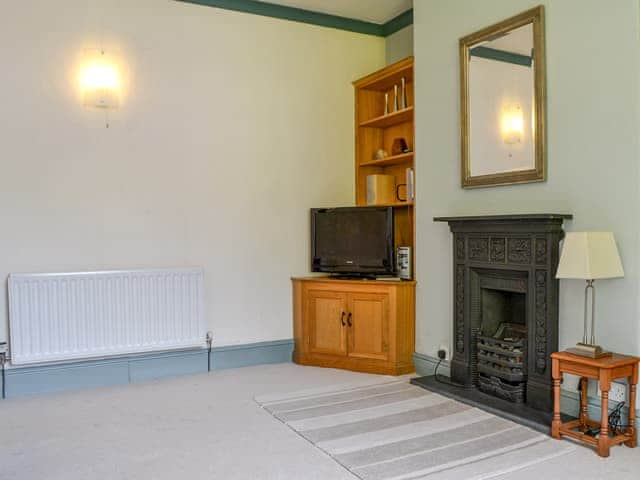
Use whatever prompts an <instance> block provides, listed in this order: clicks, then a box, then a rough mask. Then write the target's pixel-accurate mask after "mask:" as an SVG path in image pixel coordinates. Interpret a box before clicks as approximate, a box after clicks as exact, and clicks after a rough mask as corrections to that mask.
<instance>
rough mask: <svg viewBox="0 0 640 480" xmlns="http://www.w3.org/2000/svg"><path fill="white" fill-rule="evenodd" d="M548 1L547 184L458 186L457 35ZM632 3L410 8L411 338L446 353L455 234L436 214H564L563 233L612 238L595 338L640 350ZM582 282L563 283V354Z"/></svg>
mask: <svg viewBox="0 0 640 480" xmlns="http://www.w3.org/2000/svg"><path fill="white" fill-rule="evenodd" d="M540 3H542V4H544V5H545V8H546V23H547V36H546V38H547V89H548V102H547V105H548V122H547V131H548V165H549V169H548V174H549V179H548V181H547V182H546V183H540V184H529V185H521V186H509V187H494V188H485V189H476V190H463V189H461V188H460V178H459V177H460V166H459V163H460V161H459V158H460V148H459V113H458V111H459V91H458V89H459V80H458V39H459V38H460V37H462V36H463V35H466V34H468V33H471V32H474V31H476V30H478V29H480V28H482V27H485V26H488V25H490V24H492V23H495V22H497V21H500V20H503V19H505V18H507V17H509V16H512V15H514V14H517V13H519V12H521V11H523V10H526V9H528V8H531V7H534V6H536V5H538V4H540ZM638 18H639V5H638V0H616V1H615V2H603V1H601V0H562V1H558V0H553V1H551V0H546V1H541V0H483V1H482V2H478V1H475V0H432V1H429V2H415V6H414V30H415V33H414V35H415V57H416V79H417V84H416V143H417V147H416V149H417V150H416V151H417V159H416V162H417V165H416V174H417V185H418V187H419V190H418V202H419V208H418V209H417V210H416V211H417V256H416V260H417V275H418V280H419V283H418V292H417V299H418V300H417V339H416V350H417V352H419V353H423V354H428V355H435V353H436V350H437V349H438V347H439V346H440V345H444V346H447V347H448V348H449V349H450V348H451V344H452V340H451V337H452V335H451V333H452V283H453V281H452V272H451V262H452V259H451V234H450V233H449V229H448V227H447V225H446V224H442V223H434V222H433V221H432V219H433V217H434V216H438V215H462V214H468V215H484V214H492V213H493V214H496V213H539V212H568V213H573V214H574V216H575V218H574V220H573V221H571V222H568V223H567V224H566V230H570V231H580V230H610V231H613V232H614V233H615V236H616V239H617V241H618V246H619V249H620V253H621V256H622V261H623V265H624V268H625V272H626V275H625V278H624V279H617V280H602V281H598V282H596V290H597V295H598V297H597V301H596V309H597V326H598V330H599V331H598V332H597V335H598V340H599V341H600V342H601V343H602V344H603V345H605V346H606V347H608V348H610V349H613V350H617V351H621V352H627V353H635V354H639V353H640V328H639V326H638V323H639V320H638V319H639V315H638V314H639V311H638V310H639V301H638V296H639V295H638V294H639V287H640V284H639V281H638V262H639V261H640V256H639V254H638V250H639V247H640V243H639V236H640V222H638V218H639V214H640V204H639V197H638V189H639V185H640V177H639V173H640V172H639V168H638V159H639V156H640V146H639V143H638V133H639V130H640V118H639V111H640V109H639V95H638V88H639V72H640V70H639V65H640V64H639V62H640V42H639V37H640V35H639V22H638ZM583 288H584V283H583V282H581V281H577V280H576V281H571V280H563V281H561V284H560V289H561V295H560V347H561V348H563V347H567V346H570V345H572V344H574V343H575V342H576V341H577V340H579V339H580V338H581V333H582V305H583V304H582V302H583Z"/></svg>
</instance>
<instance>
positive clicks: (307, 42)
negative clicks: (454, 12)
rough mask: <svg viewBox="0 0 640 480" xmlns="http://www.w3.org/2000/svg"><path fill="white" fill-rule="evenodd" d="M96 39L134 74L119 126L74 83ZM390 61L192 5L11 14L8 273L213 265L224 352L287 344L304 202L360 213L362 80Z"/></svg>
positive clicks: (334, 34) (7, 18)
mask: <svg viewBox="0 0 640 480" xmlns="http://www.w3.org/2000/svg"><path fill="white" fill-rule="evenodd" d="M100 37H103V39H104V40H103V45H104V47H105V49H106V51H107V52H110V51H111V52H114V51H116V52H119V54H120V55H121V56H122V57H123V58H124V59H125V64H126V65H127V72H126V77H127V88H126V92H125V98H124V99H123V104H122V108H120V109H119V110H118V111H116V112H115V113H114V114H113V115H112V116H111V121H110V128H109V129H106V128H105V125H104V122H103V120H104V119H103V117H102V115H101V113H100V112H95V111H89V110H86V109H84V108H83V107H82V106H81V104H80V102H79V99H78V94H77V91H76V88H75V87H76V79H75V75H76V68H77V61H78V56H79V55H80V54H81V53H82V50H83V49H84V48H96V47H98V46H99V41H100ZM384 61H385V44H384V39H381V38H377V37H373V36H366V35H359V34H354V33H349V32H344V31H338V30H334V29H328V28H322V27H315V26H310V25H305V24H300V23H293V22H287V21H281V20H276V19H271V18H266V17H259V16H253V15H247V14H241V13H235V12H229V11H225V10H218V9H213V8H207V7H201V6H196V5H190V4H185V3H180V2H173V1H157V0H136V1H134V2H123V1H117V0H92V1H87V0H65V1H64V2H51V1H49V0H28V1H24V2H9V3H7V4H6V5H3V13H2V17H1V19H0V64H1V65H2V83H1V85H2V88H0V105H2V115H0V132H1V133H0V138H1V139H2V140H1V141H0V159H1V162H2V171H1V173H0V216H1V218H2V234H1V235H0V256H1V258H2V261H1V262H0V277H1V278H2V279H3V280H6V278H7V275H8V274H9V273H10V272H53V271H77V270H85V269H89V270H91V269H110V268H137V267H142V268H144V267H162V266H182V265H201V266H203V267H204V268H205V275H206V280H205V282H206V312H207V317H208V320H209V325H210V327H211V329H212V330H213V332H214V343H215V344H217V345H228V344H238V343H249V342H255V341H266V340H275V339H282V338H291V337H292V326H291V300H290V299H291V296H290V284H289V277H290V276H291V275H292V274H304V273H306V272H308V230H309V227H308V208H309V207H312V206H323V205H327V206H332V205H340V204H351V203H352V202H353V189H354V178H353V164H352V159H353V91H352V87H351V81H352V80H354V79H356V78H358V77H360V76H362V75H365V74H367V73H369V72H370V71H373V70H375V69H377V68H380V67H382V66H383V65H384ZM5 297H6V290H5V289H4V288H3V289H2V292H1V293H0V302H1V307H0V341H2V340H5V339H6V338H7V336H8V332H7V311H6V309H7V307H6V298H5Z"/></svg>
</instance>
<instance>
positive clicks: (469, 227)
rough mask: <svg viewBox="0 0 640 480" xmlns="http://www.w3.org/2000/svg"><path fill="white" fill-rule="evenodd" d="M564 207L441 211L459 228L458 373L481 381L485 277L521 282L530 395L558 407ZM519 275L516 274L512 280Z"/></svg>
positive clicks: (469, 382)
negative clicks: (555, 375)
mask: <svg viewBox="0 0 640 480" xmlns="http://www.w3.org/2000/svg"><path fill="white" fill-rule="evenodd" d="M572 218H573V216H572V215H570V214H564V213H542V214H540V213H538V214H528V215H526V214H517V215H486V216H458V217H436V218H434V221H437V222H447V223H448V224H449V227H450V229H451V232H452V233H453V298H452V301H453V357H452V359H451V377H452V379H453V380H454V381H455V382H457V383H459V384H463V385H465V386H467V387H474V386H477V373H476V365H477V346H476V342H477V331H478V328H479V322H480V320H479V319H480V313H479V309H480V308H481V302H480V297H479V292H480V286H481V282H482V281H483V279H485V278H493V277H495V278H497V279H499V280H500V279H502V280H500V281H509V282H511V284H515V283H514V282H517V285H521V287H522V290H523V291H524V292H526V326H527V331H528V334H527V345H528V348H527V387H526V388H527V398H526V403H527V405H529V406H530V407H533V408H535V409H538V410H542V411H551V409H552V388H551V361H550V355H551V353H552V352H555V351H557V350H558V310H559V309H558V297H559V292H558V288H559V287H558V281H557V280H556V278H555V273H556V269H557V266H558V259H559V254H560V241H561V240H562V238H563V237H564V231H563V229H562V224H563V222H564V221H565V220H569V219H572ZM511 277H513V278H514V279H515V280H511Z"/></svg>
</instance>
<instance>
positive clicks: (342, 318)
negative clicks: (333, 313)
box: [340, 312, 346, 327]
mask: <svg viewBox="0 0 640 480" xmlns="http://www.w3.org/2000/svg"><path fill="white" fill-rule="evenodd" d="M340 323H342V326H343V327H344V326H345V325H346V324H345V323H344V312H342V315H340Z"/></svg>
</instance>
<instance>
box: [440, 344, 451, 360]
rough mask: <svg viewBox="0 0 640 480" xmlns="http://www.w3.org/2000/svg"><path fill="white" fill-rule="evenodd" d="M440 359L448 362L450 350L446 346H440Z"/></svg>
mask: <svg viewBox="0 0 640 480" xmlns="http://www.w3.org/2000/svg"><path fill="white" fill-rule="evenodd" d="M438 358H439V359H440V360H446V359H447V358H449V349H448V348H447V347H445V346H444V345H440V347H439V348H438Z"/></svg>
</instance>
